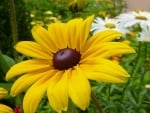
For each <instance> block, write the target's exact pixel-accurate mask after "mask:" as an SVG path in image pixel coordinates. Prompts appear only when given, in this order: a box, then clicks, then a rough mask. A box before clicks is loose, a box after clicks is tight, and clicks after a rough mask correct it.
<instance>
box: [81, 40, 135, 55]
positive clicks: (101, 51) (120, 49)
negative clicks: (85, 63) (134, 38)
mask: <svg viewBox="0 0 150 113" xmlns="http://www.w3.org/2000/svg"><path fill="white" fill-rule="evenodd" d="M129 53H135V50H134V49H133V48H131V47H130V46H129V45H126V44H124V43H121V42H106V43H102V44H99V45H93V46H90V47H89V48H87V50H86V51H85V52H84V53H82V58H86V57H87V56H88V57H97V56H99V57H103V58H109V57H112V56H115V55H121V54H129Z"/></svg>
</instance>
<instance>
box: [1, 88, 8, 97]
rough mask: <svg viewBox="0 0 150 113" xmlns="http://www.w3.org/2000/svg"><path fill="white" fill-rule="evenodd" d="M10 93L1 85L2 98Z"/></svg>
mask: <svg viewBox="0 0 150 113" xmlns="http://www.w3.org/2000/svg"><path fill="white" fill-rule="evenodd" d="M7 95H8V91H7V90H6V89H4V88H2V87H0V99H2V98H3V97H5V96H7Z"/></svg>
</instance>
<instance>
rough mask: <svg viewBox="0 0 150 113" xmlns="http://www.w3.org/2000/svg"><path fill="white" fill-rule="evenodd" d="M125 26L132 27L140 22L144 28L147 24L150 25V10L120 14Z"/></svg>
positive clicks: (119, 17)
mask: <svg viewBox="0 0 150 113" xmlns="http://www.w3.org/2000/svg"><path fill="white" fill-rule="evenodd" d="M117 18H118V19H119V20H120V22H121V23H122V25H124V27H132V26H133V25H135V24H139V25H140V26H141V27H142V28H143V27H145V25H150V12H147V11H132V12H128V13H123V14H120V15H119V16H118V17H117Z"/></svg>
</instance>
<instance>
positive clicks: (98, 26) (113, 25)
mask: <svg viewBox="0 0 150 113" xmlns="http://www.w3.org/2000/svg"><path fill="white" fill-rule="evenodd" d="M103 30H117V31H119V32H122V33H124V34H125V33H126V32H127V31H128V30H127V29H126V28H124V27H123V26H122V24H120V21H119V20H118V19H117V18H108V17H105V19H103V18H99V17H97V18H96V19H95V20H94V22H93V24H92V27H91V31H92V32H93V33H94V34H96V33H98V32H100V31H103Z"/></svg>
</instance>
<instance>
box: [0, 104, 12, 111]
mask: <svg viewBox="0 0 150 113" xmlns="http://www.w3.org/2000/svg"><path fill="white" fill-rule="evenodd" d="M0 113H14V112H13V110H12V109H11V108H10V107H9V106H6V105H4V104H0Z"/></svg>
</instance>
